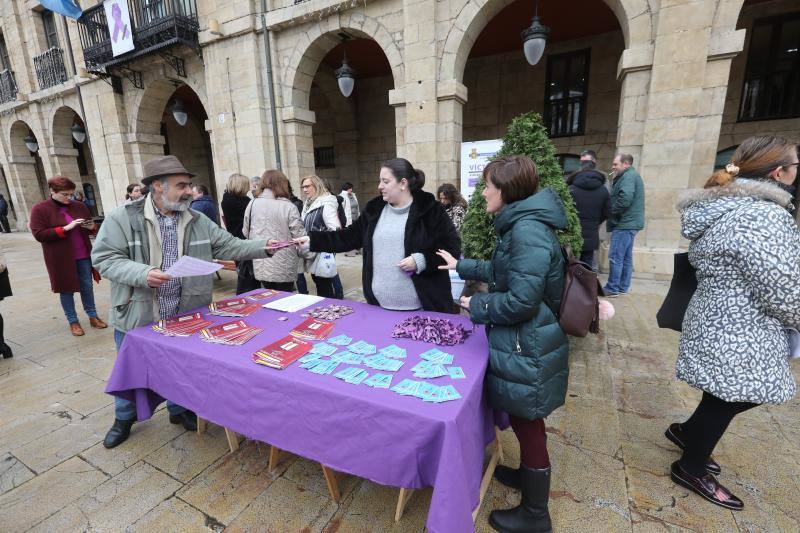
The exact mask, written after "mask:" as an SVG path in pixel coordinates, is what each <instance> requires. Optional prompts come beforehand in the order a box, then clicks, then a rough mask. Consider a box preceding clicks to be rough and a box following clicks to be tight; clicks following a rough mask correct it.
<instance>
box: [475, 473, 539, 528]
mask: <svg viewBox="0 0 800 533" xmlns="http://www.w3.org/2000/svg"><path fill="white" fill-rule="evenodd" d="M519 470H520V484H521V485H522V501H521V502H520V504H519V506H518V507H515V508H513V509H508V510H505V511H492V513H491V514H490V515H489V524H491V526H492V527H493V528H494V529H495V530H497V531H501V532H502V533H523V532H524V533H551V532H552V531H553V526H552V524H551V523H550V513H549V512H548V511H547V502H548V500H549V499H550V468H544V469H542V470H535V469H533V468H528V467H526V466H525V465H522V466H520V469H519Z"/></svg>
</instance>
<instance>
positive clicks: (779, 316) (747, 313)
mask: <svg viewBox="0 0 800 533" xmlns="http://www.w3.org/2000/svg"><path fill="white" fill-rule="evenodd" d="M797 166H798V158H797V146H796V145H794V144H792V143H789V142H788V141H786V140H785V139H781V138H778V137H751V138H749V139H747V140H745V141H744V142H743V143H742V144H741V145H740V146H739V148H738V149H737V150H736V152H735V153H734V155H733V159H732V162H731V164H729V165H727V166H726V167H725V169H724V170H720V171H718V172H716V173H715V174H714V175H713V176H712V177H711V178H710V179H709V181H708V183H707V184H706V186H705V188H704V189H701V190H693V191H687V193H686V194H685V195H684V198H683V199H682V200H681V201H680V203H679V204H678V209H679V210H680V212H681V222H682V230H681V233H682V234H683V236H684V237H686V238H687V239H689V240H691V244H690V246H689V261H690V262H691V263H692V265H693V266H694V267H695V269H696V271H697V281H698V285H697V291H696V292H695V293H694V296H693V297H692V300H691V302H690V303H689V307H688V309H687V310H686V315H685V317H684V320H683V332H682V334H681V340H680V354H679V356H678V362H677V377H678V378H679V379H681V380H683V381H685V382H687V383H689V384H690V385H692V386H693V387H695V388H698V389H700V390H702V391H703V398H702V400H701V401H700V404H699V405H698V406H697V409H696V410H695V412H694V414H693V415H692V416H691V417H690V418H689V419H688V420H687V421H686V422H684V423H682V424H678V423H675V424H672V425H671V426H670V427H669V428H668V429H667V431H666V437H667V438H668V439H670V440H671V441H672V442H673V443H675V444H676V445H677V446H679V447H680V448H682V449H683V450H684V451H683V456H682V457H681V459H680V461H676V462H675V463H673V465H672V469H671V475H672V479H673V481H675V482H676V483H678V484H680V485H683V486H684V487H686V488H689V489H690V490H692V491H694V492H696V493H698V494H700V495H701V496H703V497H704V498H706V499H707V500H709V501H711V502H712V503H715V504H717V505H720V506H722V507H726V508H728V509H733V510H738V509H742V508H743V507H744V504H743V503H742V501H741V500H740V499H739V498H737V497H736V496H734V495H733V494H731V493H730V491H728V490H727V489H726V488H725V487H723V486H722V485H720V484H719V482H718V481H717V479H716V477H715V476H714V474H718V473H719V472H720V471H721V467H720V466H719V465H718V464H717V463H716V462H715V461H714V460H713V459H711V452H712V451H713V450H714V447H715V446H716V444H717V442H718V441H719V439H720V438H721V437H722V435H723V433H724V432H725V430H726V429H727V427H728V425H729V424H730V422H731V420H733V417H734V416H736V415H737V414H739V413H742V412H744V411H746V410H748V409H751V408H753V407H756V406H758V405H760V404H764V403H770V404H780V403H784V402H787V401H789V400H790V399H792V397H793V396H794V394H795V389H796V385H795V379H794V376H793V374H792V370H791V368H790V366H789V342H788V334H787V333H786V331H785V328H786V327H794V328H797V327H798V326H800V231H798V227H797V224H796V222H795V220H794V219H793V217H792V214H791V211H792V210H793V209H794V207H793V206H792V200H793V192H794V183H795V180H796V178H797Z"/></svg>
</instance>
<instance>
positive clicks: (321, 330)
mask: <svg viewBox="0 0 800 533" xmlns="http://www.w3.org/2000/svg"><path fill="white" fill-rule="evenodd" d="M331 331H333V322H328V321H325V320H320V319H318V318H307V319H306V320H304V321H303V322H302V323H301V324H300V325H299V326H297V327H296V328H294V329H293V330H292V331H290V332H289V333H290V334H291V335H292V336H293V337H297V338H298V339H305V340H308V341H321V340H322V339H324V338H325V337H327V336H328V335H330V333H331Z"/></svg>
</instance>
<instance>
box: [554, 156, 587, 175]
mask: <svg viewBox="0 0 800 533" xmlns="http://www.w3.org/2000/svg"><path fill="white" fill-rule="evenodd" d="M556 157H557V158H558V164H559V165H561V168H562V169H563V170H564V175H565V176H566V175H568V174H572V173H573V172H575V171H576V170H578V169H579V168H580V166H581V156H579V155H577V154H556Z"/></svg>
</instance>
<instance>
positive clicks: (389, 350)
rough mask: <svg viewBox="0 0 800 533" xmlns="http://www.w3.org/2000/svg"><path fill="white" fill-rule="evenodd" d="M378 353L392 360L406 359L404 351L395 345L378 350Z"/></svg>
mask: <svg viewBox="0 0 800 533" xmlns="http://www.w3.org/2000/svg"><path fill="white" fill-rule="evenodd" d="M378 353H382V354H383V355H385V356H386V357H392V358H394V359H405V358H406V350H405V349H404V348H401V347H399V346H397V345H396V344H392V345H391V346H387V347H385V348H381V349H380V350H378Z"/></svg>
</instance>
